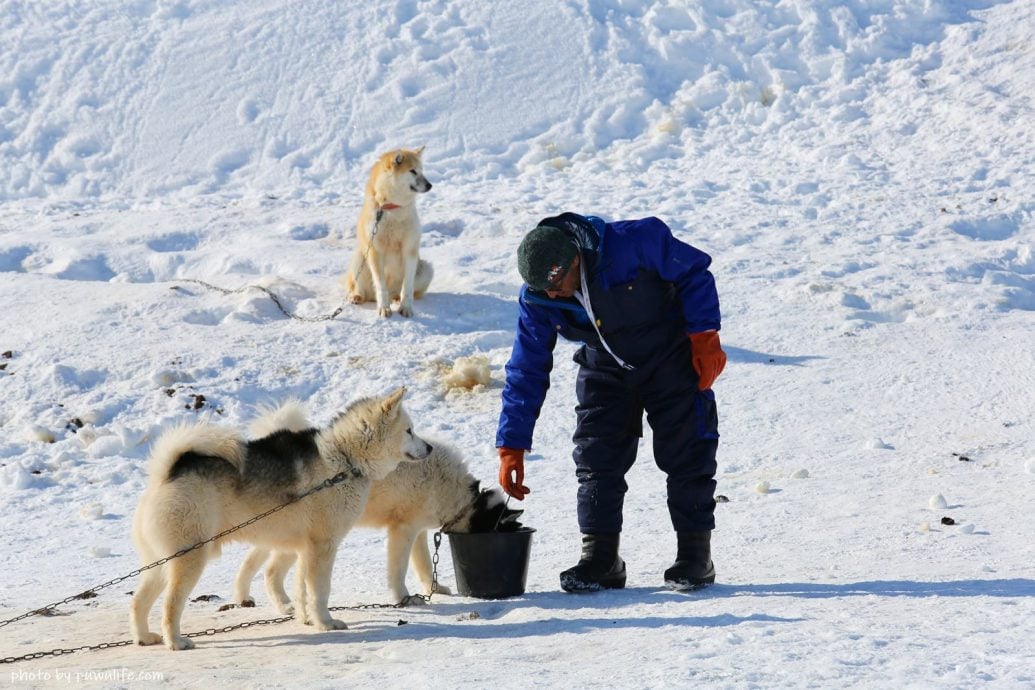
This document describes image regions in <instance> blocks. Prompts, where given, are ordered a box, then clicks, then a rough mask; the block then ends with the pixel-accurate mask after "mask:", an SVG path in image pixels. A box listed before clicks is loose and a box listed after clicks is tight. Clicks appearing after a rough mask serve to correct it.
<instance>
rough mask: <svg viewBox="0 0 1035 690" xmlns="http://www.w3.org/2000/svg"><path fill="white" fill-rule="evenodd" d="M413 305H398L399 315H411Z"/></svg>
mask: <svg viewBox="0 0 1035 690" xmlns="http://www.w3.org/2000/svg"><path fill="white" fill-rule="evenodd" d="M413 313H414V312H413V305H412V304H401V305H399V315H400V316H405V317H407V318H409V317H411V316H413Z"/></svg>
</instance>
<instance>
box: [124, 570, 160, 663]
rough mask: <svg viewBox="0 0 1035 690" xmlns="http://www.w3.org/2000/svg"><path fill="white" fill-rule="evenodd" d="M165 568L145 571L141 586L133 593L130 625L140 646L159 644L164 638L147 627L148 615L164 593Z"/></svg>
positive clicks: (130, 606) (142, 575)
mask: <svg viewBox="0 0 1035 690" xmlns="http://www.w3.org/2000/svg"><path fill="white" fill-rule="evenodd" d="M162 568H163V566H158V567H157V568H152V569H151V570H146V571H144V573H143V574H141V576H140V584H139V585H137V590H136V591H135V592H133V601H132V603H131V604H130V605H129V624H130V629H131V630H132V631H133V641H134V642H136V643H137V644H139V645H152V644H159V643H160V642H161V641H162V636H161V635H159V634H158V633H153V632H151V631H150V629H149V628H148V625H147V617H148V614H149V613H151V607H152V606H154V603H155V599H157V598H158V595H159V594H161V592H162V585H164V584H165V578H164V577H163V575H162Z"/></svg>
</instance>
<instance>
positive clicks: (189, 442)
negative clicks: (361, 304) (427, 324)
mask: <svg viewBox="0 0 1035 690" xmlns="http://www.w3.org/2000/svg"><path fill="white" fill-rule="evenodd" d="M404 393H405V389H404V388H399V389H398V390H396V391H395V392H393V393H391V394H390V395H388V396H385V397H381V398H364V399H362V400H358V401H356V402H354V403H352V404H351V405H350V406H349V407H348V408H347V409H346V410H345V411H344V412H342V413H341V414H340V415H338V416H337V417H336V418H335V419H334V420H333V421H332V423H331V425H330V426H329V427H328V428H326V429H323V430H320V429H312V428H305V429H296V430H293V431H288V430H281V431H278V432H276V433H274V434H271V435H268V436H266V437H265V438H261V439H257V440H253V441H247V440H245V439H244V438H243V436H242V435H241V434H239V433H238V432H236V431H233V430H230V429H227V428H225V427H219V426H214V425H207V424H197V425H183V426H179V427H176V428H174V429H171V430H170V431H168V432H166V433H165V434H163V435H162V436H161V437H160V438H159V439H158V441H157V442H156V444H155V447H154V449H153V451H152V453H151V459H150V465H149V472H150V476H149V478H148V485H147V488H146V489H145V490H144V494H143V495H142V496H141V499H140V504H139V506H138V507H137V511H136V515H135V517H134V523H133V539H134V541H135V542H136V545H137V549H138V550H139V552H140V556H141V558H142V561H143V563H145V564H148V563H151V562H154V561H157V560H159V559H161V558H163V557H166V556H170V555H172V554H175V553H177V552H178V551H180V550H182V549H186V548H188V547H190V546H192V545H194V544H197V543H199V542H202V541H204V540H206V539H208V538H210V537H212V536H214V535H216V534H219V533H221V532H223V531H224V530H227V529H230V528H231V527H233V526H234V525H238V524H240V523H242V522H245V521H246V520H248V519H249V518H252V517H254V516H256V515H259V514H261V513H264V512H266V511H268V510H270V509H271V508H274V507H276V506H278V505H281V504H282V503H284V502H286V501H287V500H289V499H290V498H291V497H294V496H298V495H299V494H301V493H304V492H305V491H307V490H309V489H311V488H313V487H315V486H317V485H318V484H321V483H322V482H324V481H326V480H328V479H330V478H331V477H334V476H335V475H337V474H338V473H340V472H344V473H346V475H347V479H346V480H345V481H344V482H342V483H340V484H336V485H334V486H332V487H329V488H325V489H323V490H321V491H317V492H316V493H314V494H312V495H309V496H306V497H305V498H303V499H301V500H300V501H298V502H297V503H294V504H292V505H290V506H289V507H287V508H284V509H283V510H280V511H278V512H276V513H273V514H272V515H269V516H268V517H265V518H263V519H261V520H259V521H257V522H255V523H254V524H253V525H249V526H248V527H245V528H244V529H241V530H240V531H237V532H234V533H233V534H230V535H228V536H227V537H225V538H224V539H225V540H226V541H230V540H243V541H248V542H251V543H253V544H263V545H265V546H268V547H271V548H276V549H279V550H283V551H285V552H288V553H291V554H298V556H299V558H300V566H299V568H298V573H297V578H296V591H297V592H298V595H297V597H296V601H298V602H300V604H299V605H298V606H297V607H296V610H295V615H296V617H297V618H298V620H299V621H301V622H302V623H311V624H312V625H314V626H315V627H316V628H317V629H318V630H341V629H344V628H345V623H344V622H342V621H340V620H335V619H334V618H331V615H330V612H329V611H328V610H327V600H328V598H329V596H330V583H331V569H332V567H333V565H334V558H335V554H336V552H337V548H338V545H339V544H340V543H341V540H342V538H344V536H345V535H346V534H347V533H348V531H349V530H350V529H351V528H352V527H353V525H354V524H355V522H356V520H357V519H358V518H359V516H360V515H361V514H362V512H363V509H364V506H365V505H366V501H367V496H368V494H369V493H370V484H371V480H373V479H381V478H383V477H385V476H386V475H387V474H389V473H390V472H391V471H392V470H393V469H395V467H396V465H398V464H399V462H400V461H402V460H423V459H424V458H427V456H428V455H429V454H430V453H431V446H429V445H428V444H427V443H426V442H424V441H423V440H422V439H420V438H418V437H417V436H415V435H414V434H413V431H412V429H411V427H410V419H409V416H408V415H407V414H406V411H405V410H404V409H403V407H402V404H401V400H402V397H403V394H404ZM222 541H223V540H220V541H217V542H213V543H211V544H207V545H205V546H203V547H200V548H198V549H195V550H193V551H190V552H188V553H186V554H183V555H182V556H180V557H178V558H174V559H172V560H170V561H169V562H168V563H165V564H163V565H161V566H158V567H155V568H151V569H150V570H146V571H144V573H143V574H142V575H141V579H140V584H139V586H138V587H137V589H136V592H135V593H134V595H133V602H132V604H131V606H130V624H131V626H132V630H133V639H134V640H135V641H136V642H137V644H141V645H151V644H158V643H159V642H161V641H162V639H163V637H164V640H165V645H166V646H167V647H168V648H169V649H174V650H175V649H190V648H192V647H193V646H194V644H193V643H192V642H191V641H190V640H189V639H187V638H186V637H183V636H182V635H181V634H180V617H181V615H182V613H183V607H184V604H185V603H186V601H187V597H188V595H190V592H191V590H192V589H193V588H194V586H195V585H196V584H197V582H198V579H199V578H200V577H201V572H202V570H203V569H204V567H205V563H206V562H207V561H208V560H210V559H211V558H213V557H215V556H218V555H219V552H220V544H221V543H222ZM163 586H164V587H165V604H164V609H163V612H162V635H158V634H156V633H153V632H150V631H149V630H148V624H147V618H148V614H149V612H150V610H151V607H152V605H153V604H154V602H155V599H157V598H158V595H159V594H160V593H161V590H162V588H163Z"/></svg>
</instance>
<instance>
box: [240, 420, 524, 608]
mask: <svg viewBox="0 0 1035 690" xmlns="http://www.w3.org/2000/svg"><path fill="white" fill-rule="evenodd" d="M306 426H308V422H307V421H306V419H305V412H304V410H303V409H302V407H301V405H300V404H299V403H298V402H297V401H290V402H288V403H286V404H285V405H283V406H282V407H280V408H279V409H277V410H271V411H269V412H268V413H267V414H266V415H265V416H264V417H263V418H262V419H260V420H258V421H257V422H256V423H255V424H254V425H252V427H251V433H252V435H254V436H264V435H267V434H271V433H276V432H277V430H278V429H300V428H305V427H306ZM432 445H433V446H434V450H432V452H431V455H430V456H428V458H427V460H425V461H424V462H421V463H404V464H400V465H399V466H398V467H396V469H395V470H394V471H393V472H392V473H391V474H389V475H388V476H387V477H385V478H384V479H381V480H378V481H375V482H374V483H373V485H372V486H371V489H370V498H369V499H368V501H367V504H366V509H365V510H364V511H363V515H362V516H361V517H360V518H359V520H358V521H357V522H356V525H357V526H363V527H374V528H383V529H387V531H388V543H387V546H388V587H389V590H390V592H391V596H392V597H393V600H394V602H395V603H403V602H405V601H406V600H407V599H408V598H409V596H410V592H409V590H408V589H407V588H406V571H407V558H409V561H410V563H412V565H413V569H414V570H415V571H416V572H417V577H418V578H419V579H420V583H421V588H422V590H423V593H424V594H425V595H430V594H431V593H432V564H431V554H430V553H429V550H428V537H427V533H428V530H429V529H437V528H439V527H441V528H442V529H443V530H444V531H448V532H489V531H492V530H493V529H499V530H514V529H519V528H520V527H521V524H520V523H518V522H517V518H518V516H519V515H521V512H522V511H520V510H511V509H509V508H507V507H506V505H505V500H504V496H503V494H502V493H501V492H500V491H499V490H498V489H480V488H479V484H480V483H479V481H478V480H477V479H475V478H474V477H473V476H472V475H471V473H470V472H469V471H468V469H467V465H466V464H465V463H464V462H463V460H462V459H461V457H460V454H459V453H458V452H457V451H456V450H455V449H454V448H451V447H449V446H448V445H445V444H442V443H439V442H437V441H433V443H432ZM270 551H271V549H268V548H264V547H253V548H252V550H251V552H249V554H248V556H247V558H246V559H245V561H244V563H243V564H242V565H241V568H240V570H239V571H238V573H237V578H236V581H235V586H234V600H235V601H236V602H237V603H238V604H240V605H244V606H247V605H251V604H253V603H254V600H253V599H252V598H251V594H250V586H251V581H252V578H254V577H255V574H256V573H257V572H258V570H259V568H260V567H262V564H263V562H264V561H266V560H267V556H268V555H269V554H270ZM294 560H295V557H294V554H292V553H290V552H282V551H279V550H278V551H277V552H275V553H274V554H273V556H272V557H270V558H269V561H268V562H267V564H266V569H265V580H266V591H267V593H268V594H269V597H270V599H271V600H272V601H273V602H274V604H275V605H276V606H277V608H278V609H279V610H280V611H281V612H283V613H284V614H285V615H288V614H290V612H291V610H292V607H291V602H290V600H289V599H288V596H287V593H286V592H285V591H284V585H283V582H284V578H285V576H286V574H287V571H288V570H289V569H290V568H291V565H292V563H294ZM437 591H438V592H441V593H443V594H449V593H450V591H449V588H448V587H445V586H444V585H442V584H439V585H438V589H437Z"/></svg>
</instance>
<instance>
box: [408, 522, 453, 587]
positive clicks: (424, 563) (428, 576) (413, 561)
mask: <svg viewBox="0 0 1035 690" xmlns="http://www.w3.org/2000/svg"><path fill="white" fill-rule="evenodd" d="M410 565H412V566H413V570H414V572H416V573H417V577H418V578H419V579H420V583H421V586H422V587H423V589H424V594H425V596H430V595H432V594H435V593H437V594H452V593H453V592H452V590H450V589H449V587H446V586H445V585H444V584H442V583H441V582H440V583H439V584H438V587H437V588H436V589H435V590H434V591H432V586H433V585H434V581H435V579H434V573H433V570H432V563H431V551H429V550H428V531H427V530H421V531H420V533H419V534H417V538H416V539H415V540H414V542H413V548H412V549H410Z"/></svg>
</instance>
